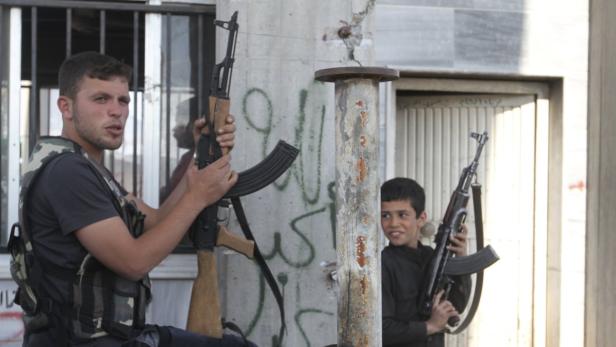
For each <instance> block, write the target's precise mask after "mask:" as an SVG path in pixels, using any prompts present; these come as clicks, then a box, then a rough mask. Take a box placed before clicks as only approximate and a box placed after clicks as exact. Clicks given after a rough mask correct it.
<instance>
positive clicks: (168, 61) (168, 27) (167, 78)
mask: <svg viewBox="0 0 616 347" xmlns="http://www.w3.org/2000/svg"><path fill="white" fill-rule="evenodd" d="M165 33H166V35H167V38H166V41H167V42H166V52H165V58H166V59H165V73H166V75H165V84H166V85H167V88H165V103H166V105H165V106H166V112H167V119H166V122H165V129H164V131H165V144H166V146H165V159H166V160H165V186H168V185H169V176H170V175H171V160H170V159H171V146H170V144H171V52H172V50H171V14H169V13H167V14H166V15H165Z"/></svg>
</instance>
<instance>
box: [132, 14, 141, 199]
mask: <svg viewBox="0 0 616 347" xmlns="http://www.w3.org/2000/svg"><path fill="white" fill-rule="evenodd" d="M138 88H139V12H137V11H134V12H133V146H134V147H135V149H134V150H133V192H134V193H135V194H137V192H138V191H140V190H137V189H138V185H137V168H138V167H139V165H137V150H136V148H137V147H139V141H138V137H137V127H138V122H137V90H138Z"/></svg>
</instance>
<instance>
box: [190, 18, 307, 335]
mask: <svg viewBox="0 0 616 347" xmlns="http://www.w3.org/2000/svg"><path fill="white" fill-rule="evenodd" d="M237 15H238V13H237V11H236V12H235V13H233V15H232V16H231V19H230V20H229V21H226V22H225V21H218V20H217V21H215V24H216V25H217V26H219V27H222V28H223V29H226V30H228V31H229V34H228V40H227V49H226V55H225V57H224V59H223V60H222V62H220V63H219V64H216V66H215V67H214V72H213V75H212V81H211V84H210V96H209V99H208V102H209V108H208V110H209V117H208V121H207V125H206V127H205V128H204V129H203V131H202V134H201V135H200V137H199V141H198V143H197V146H196V150H195V155H196V164H197V167H198V168H199V169H201V168H204V167H206V166H207V165H209V164H211V163H212V162H214V161H215V160H217V159H218V158H220V157H221V156H222V155H223V154H226V153H223V149H221V147H220V145H219V144H218V142H217V141H216V133H215V130H216V129H219V128H221V127H222V126H223V125H224V124H225V121H226V120H225V118H226V117H227V115H228V114H229V106H230V100H229V90H230V83H231V75H232V70H233V63H234V55H235V44H236V40H237V31H238V28H239V26H238V24H237ZM298 153H299V151H298V149H297V148H295V147H293V146H291V145H289V144H287V143H285V142H284V141H280V142H279V143H278V145H277V146H276V147H275V148H274V150H273V151H272V152H271V153H270V154H269V155H268V156H267V157H266V158H265V159H264V160H263V161H262V162H260V163H258V164H257V165H255V166H254V167H252V168H250V169H248V170H246V171H243V172H240V173H239V177H238V181H237V183H236V184H235V185H234V187H233V188H232V189H231V190H229V192H227V194H226V195H225V197H224V198H223V199H222V200H221V201H219V202H217V203H215V204H212V205H211V206H209V207H207V208H206V209H205V210H203V211H202V212H201V213H200V214H199V216H198V218H197V219H196V220H195V222H194V223H193V226H192V227H191V231H190V237H191V239H192V241H193V244H194V246H195V248H196V249H197V258H198V272H197V278H196V279H195V281H194V283H193V289H192V295H191V301H190V308H189V312H188V321H187V329H188V330H189V331H192V332H196V333H200V334H204V335H208V336H212V337H218V338H220V337H222V330H223V322H222V319H221V314H220V303H219V296H218V274H217V272H216V258H215V254H214V249H215V247H216V246H225V247H227V248H230V249H233V250H235V251H238V252H240V253H242V254H244V255H246V256H247V257H249V258H254V259H255V260H256V261H257V263H258V264H259V266H260V268H261V271H262V273H263V275H264V276H265V278H266V280H267V282H268V284H269V286H270V288H271V289H272V291H273V293H274V296H275V297H276V301H277V303H278V307H279V309H280V315H281V321H282V322H281V328H280V333H279V337H278V341H279V342H282V336H283V333H284V330H285V321H284V309H283V306H282V295H281V293H280V290H279V288H278V286H277V283H276V281H275V279H274V277H273V275H272V274H271V271H270V270H269V268H268V267H267V264H266V263H265V260H264V259H263V256H262V255H261V253H260V251H259V248H258V247H257V245H256V242H255V239H254V236H253V235H252V232H251V231H250V228H249V226H248V222H247V220H246V216H245V214H244V211H243V209H242V205H241V202H240V199H239V198H240V196H243V195H247V194H251V193H253V192H256V191H258V190H260V189H261V188H263V187H265V186H267V185H269V184H271V183H272V182H274V181H275V180H276V179H277V178H278V177H279V176H280V175H282V174H283V173H284V172H285V171H286V170H287V169H288V168H289V167H290V166H291V164H292V163H293V161H294V160H295V158H296V157H297V154H298ZM227 199H231V202H232V204H233V208H234V210H235V214H236V217H237V218H238V222H239V224H240V226H241V228H242V231H243V233H244V235H245V236H246V239H242V238H239V237H237V236H235V235H234V234H233V233H230V232H228V230H227V229H226V228H225V227H224V226H221V225H219V224H218V222H219V219H218V209H219V207H221V206H228V205H229V202H228V200H227ZM229 325H231V324H229Z"/></svg>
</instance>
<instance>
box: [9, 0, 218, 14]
mask: <svg viewBox="0 0 616 347" xmlns="http://www.w3.org/2000/svg"><path fill="white" fill-rule="evenodd" d="M0 6H18V7H55V8H73V9H75V8H80V9H91V10H112V11H136V12H147V13H171V14H174V15H195V14H206V13H208V14H215V13H216V10H215V9H214V7H212V6H205V5H194V4H190V5H189V4H186V5H183V4H176V5H172V4H165V5H157V6H155V5H142V4H132V3H122V2H103V1H67V0H65V1H61V0H54V1H48V0H0Z"/></svg>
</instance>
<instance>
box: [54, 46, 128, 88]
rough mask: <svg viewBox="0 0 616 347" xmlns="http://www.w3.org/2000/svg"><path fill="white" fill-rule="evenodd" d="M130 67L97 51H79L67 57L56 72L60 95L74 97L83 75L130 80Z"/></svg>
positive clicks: (103, 78) (102, 78)
mask: <svg viewBox="0 0 616 347" xmlns="http://www.w3.org/2000/svg"><path fill="white" fill-rule="evenodd" d="M131 73H132V68H131V67H130V66H128V65H126V64H124V63H123V62H121V61H119V60H117V59H115V58H113V57H110V56H107V55H103V54H100V53H97V52H81V53H77V54H75V55H73V56H71V57H69V58H67V59H66V60H65V61H64V62H63V63H62V65H61V66H60V71H59V72H58V85H59V87H60V95H63V96H68V97H69V98H74V97H75V95H76V94H77V91H78V90H79V84H80V83H81V79H82V78H83V77H84V76H87V77H90V78H96V79H99V80H104V81H108V80H109V79H111V78H112V77H123V78H125V79H126V81H130V77H131Z"/></svg>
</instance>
